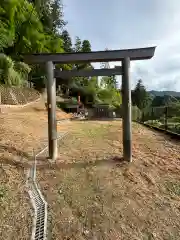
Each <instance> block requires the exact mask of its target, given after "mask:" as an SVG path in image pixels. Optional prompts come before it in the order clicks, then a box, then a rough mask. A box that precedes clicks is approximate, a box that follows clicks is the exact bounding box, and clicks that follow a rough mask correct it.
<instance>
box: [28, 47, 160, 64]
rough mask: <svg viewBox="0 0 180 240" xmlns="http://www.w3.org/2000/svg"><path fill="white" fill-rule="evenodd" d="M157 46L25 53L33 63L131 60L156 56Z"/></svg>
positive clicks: (29, 61)
mask: <svg viewBox="0 0 180 240" xmlns="http://www.w3.org/2000/svg"><path fill="white" fill-rule="evenodd" d="M155 48H156V47H147V48H134V49H123V50H112V51H96V52H88V53H87V52H78V53H53V54H52V53H40V54H30V55H24V61H25V62H27V63H29V64H31V63H44V62H48V61H52V62H54V63H64V64H65V63H79V62H83V63H84V62H110V61H122V60H123V59H124V58H126V57H128V58H129V59H130V60H143V59H150V58H152V57H153V56H154V52H155Z"/></svg>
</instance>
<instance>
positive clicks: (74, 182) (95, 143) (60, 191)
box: [38, 121, 180, 240]
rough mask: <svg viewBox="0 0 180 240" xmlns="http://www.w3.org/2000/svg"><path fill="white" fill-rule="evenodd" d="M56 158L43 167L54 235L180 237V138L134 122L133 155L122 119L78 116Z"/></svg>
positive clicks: (146, 239) (41, 176)
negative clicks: (126, 157)
mask: <svg viewBox="0 0 180 240" xmlns="http://www.w3.org/2000/svg"><path fill="white" fill-rule="evenodd" d="M69 131H70V133H69V135H68V136H67V137H66V138H65V139H64V140H62V141H60V143H59V146H60V152H59V159H58V161H57V163H56V164H52V165H47V166H43V167H39V169H38V179H39V181H40V185H41V187H42V190H43V192H44V196H45V198H46V200H47V202H48V204H49V224H48V227H49V229H48V231H49V234H50V235H49V237H51V239H58V240H61V239H72V240H73V239H78V240H81V239H98V240H99V239H123V240H129V239H131V240H135V239H136V240H141V239H142V240H151V239H156V240H160V239H161V240H170V239H171V240H172V239H173V240H175V239H177V240H178V239H180V231H179V226H180V174H179V172H180V144H179V143H175V142H172V141H170V139H169V138H167V137H166V136H164V135H160V134H159V133H157V132H153V131H151V130H149V129H147V128H145V127H143V126H141V125H138V124H133V162H132V163H130V164H129V163H126V162H124V161H123V159H122V137H121V136H122V129H121V122H120V121H114V122H105V121H101V122H100V121H99V122H97V121H96V122H93V121H89V122H73V125H72V126H71V128H69Z"/></svg>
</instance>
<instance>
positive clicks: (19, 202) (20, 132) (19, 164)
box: [0, 99, 69, 240]
mask: <svg viewBox="0 0 180 240" xmlns="http://www.w3.org/2000/svg"><path fill="white" fill-rule="evenodd" d="M57 117H58V118H59V119H61V118H68V117H69V116H68V114H65V113H63V112H61V111H60V110H59V111H57ZM59 130H61V128H59ZM46 145H47V111H46V109H45V105H44V102H43V100H42V99H41V101H39V102H37V103H35V104H33V105H30V106H27V107H24V108H22V109H19V110H17V109H16V110H11V111H10V112H8V113H4V114H0V239H2V240H10V239H11V240H12V239H16V240H17V239H29V236H30V234H31V217H30V205H29V198H28V196H27V194H26V193H25V180H26V179H25V171H24V167H25V163H28V162H30V163H31V164H32V161H31V160H32V152H33V149H34V150H35V152H37V151H39V150H40V149H41V148H42V147H43V146H46ZM31 164H30V165H31ZM25 168H26V170H27V167H25Z"/></svg>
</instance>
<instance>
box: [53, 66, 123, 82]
mask: <svg viewBox="0 0 180 240" xmlns="http://www.w3.org/2000/svg"><path fill="white" fill-rule="evenodd" d="M121 74H122V68H121V67H116V68H109V69H92V70H71V71H61V70H59V69H55V70H54V77H55V78H65V79H67V78H72V77H90V76H113V75H121Z"/></svg>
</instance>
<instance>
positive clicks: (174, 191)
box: [165, 181, 180, 196]
mask: <svg viewBox="0 0 180 240" xmlns="http://www.w3.org/2000/svg"><path fill="white" fill-rule="evenodd" d="M165 188H166V190H167V192H168V193H170V195H176V196H180V182H172V181H166V183H165Z"/></svg>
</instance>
